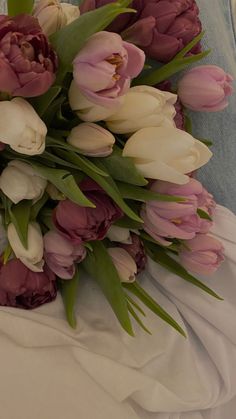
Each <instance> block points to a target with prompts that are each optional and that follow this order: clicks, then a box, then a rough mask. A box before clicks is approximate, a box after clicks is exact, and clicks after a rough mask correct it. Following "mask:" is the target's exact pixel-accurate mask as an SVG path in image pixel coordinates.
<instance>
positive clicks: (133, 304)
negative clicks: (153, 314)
mask: <svg viewBox="0 0 236 419" xmlns="http://www.w3.org/2000/svg"><path fill="white" fill-rule="evenodd" d="M125 295H126V299H127V301H128V302H129V303H130V304H131V305H132V306H134V307H135V308H136V310H138V311H139V312H140V313H141V314H142V315H143V316H144V317H146V314H145V313H144V311H143V310H142V308H141V307H140V306H139V305H138V304H137V303H136V301H134V300H133V298H132V297H130V295H129V294H125Z"/></svg>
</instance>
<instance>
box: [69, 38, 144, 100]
mask: <svg viewBox="0 0 236 419" xmlns="http://www.w3.org/2000/svg"><path fill="white" fill-rule="evenodd" d="M144 61H145V56H144V53H143V51H142V50H141V49H139V48H137V47H136V46H135V45H133V44H131V43H129V42H124V41H123V40H122V38H121V37H120V35H118V34H116V33H111V32H106V31H102V32H97V33H95V34H94V35H92V36H91V37H90V38H89V39H88V40H87V42H85V44H84V46H83V48H82V49H81V50H80V51H79V53H78V55H77V56H76V58H75V59H74V61H73V75H74V80H75V82H76V84H77V86H78V87H79V89H80V91H81V93H82V94H83V95H84V96H85V97H86V98H87V99H89V100H91V102H94V103H96V104H97V105H101V106H105V107H108V108H109V106H113V104H114V103H116V101H117V100H118V99H119V96H122V95H124V94H125V93H126V92H127V91H128V89H129V87H130V83H131V80H132V78H134V77H136V76H138V74H139V73H140V72H141V70H142V68H143V65H144Z"/></svg>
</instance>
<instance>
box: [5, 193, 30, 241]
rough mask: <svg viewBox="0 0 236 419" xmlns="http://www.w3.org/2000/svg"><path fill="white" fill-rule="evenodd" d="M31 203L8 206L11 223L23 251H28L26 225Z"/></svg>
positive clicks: (22, 202) (25, 201)
mask: <svg viewBox="0 0 236 419" xmlns="http://www.w3.org/2000/svg"><path fill="white" fill-rule="evenodd" d="M31 205H32V201H30V200H26V199H25V200H23V201H21V202H19V203H18V204H16V205H11V204H10V205H9V207H8V211H9V215H10V219H11V222H12V223H13V224H14V226H15V229H16V231H17V234H18V236H19V239H20V241H21V243H22V245H23V246H24V248H25V249H28V225H29V221H30V209H31Z"/></svg>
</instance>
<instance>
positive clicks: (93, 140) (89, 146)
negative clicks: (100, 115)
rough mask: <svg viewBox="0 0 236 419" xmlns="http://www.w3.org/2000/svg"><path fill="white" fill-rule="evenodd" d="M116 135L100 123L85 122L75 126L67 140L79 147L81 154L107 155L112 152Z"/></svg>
mask: <svg viewBox="0 0 236 419" xmlns="http://www.w3.org/2000/svg"><path fill="white" fill-rule="evenodd" d="M115 141H116V140H115V137H114V136H113V135H112V134H111V133H110V132H109V131H107V130H106V129H104V128H102V127H100V125H97V124H93V123H91V122H84V123H82V124H80V125H78V126H77V127H75V128H73V129H72V131H71V133H70V135H69V137H68V138H67V142H68V143H69V144H70V145H73V146H74V147H76V148H78V149H79V151H80V152H81V154H84V155H85V156H91V157H106V156H109V154H111V153H112V147H113V145H114V144H115Z"/></svg>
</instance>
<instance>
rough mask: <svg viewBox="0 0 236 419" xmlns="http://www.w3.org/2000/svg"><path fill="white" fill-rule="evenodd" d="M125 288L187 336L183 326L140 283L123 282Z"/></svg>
mask: <svg viewBox="0 0 236 419" xmlns="http://www.w3.org/2000/svg"><path fill="white" fill-rule="evenodd" d="M122 285H123V287H124V288H126V289H127V290H129V291H130V292H131V293H133V294H134V295H135V296H136V297H138V298H139V300H141V301H142V302H143V304H145V305H146V306H147V307H148V308H149V309H150V310H151V311H152V312H153V313H155V314H156V315H157V316H158V317H160V318H161V319H162V320H164V321H165V322H166V323H168V324H169V325H170V326H172V327H173V328H174V329H175V330H177V331H178V332H179V333H180V334H181V335H183V336H184V337H186V334H185V332H184V330H183V329H182V327H181V326H180V325H179V324H178V323H177V322H176V321H175V320H174V319H173V317H171V316H170V315H169V314H168V313H167V312H166V311H165V310H164V309H163V308H162V307H161V306H160V305H159V304H158V303H157V302H156V301H155V300H154V299H153V298H152V297H151V296H150V295H149V294H148V293H147V292H146V291H145V290H144V289H143V288H142V287H141V286H140V285H139V284H138V283H137V281H136V282H133V283H132V284H126V283H123V284H122Z"/></svg>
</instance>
